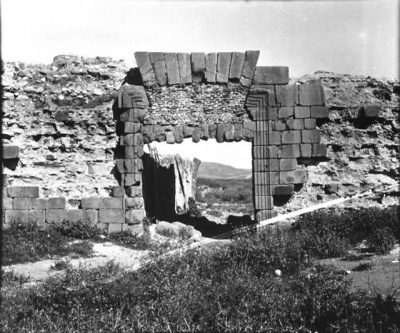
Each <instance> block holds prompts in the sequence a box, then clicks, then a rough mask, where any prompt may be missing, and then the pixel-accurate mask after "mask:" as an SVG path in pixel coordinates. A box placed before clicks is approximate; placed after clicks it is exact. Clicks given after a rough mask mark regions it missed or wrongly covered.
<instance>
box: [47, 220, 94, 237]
mask: <svg viewBox="0 0 400 333" xmlns="http://www.w3.org/2000/svg"><path fill="white" fill-rule="evenodd" d="M52 228H53V229H54V230H56V231H57V232H59V233H60V234H61V235H63V236H66V237H73V238H78V239H93V238H97V237H98V236H100V234H101V231H100V230H99V229H98V228H97V227H96V226H95V225H93V224H91V223H90V222H87V221H79V222H74V223H72V222H69V221H63V222H62V223H60V224H55V225H53V227H52Z"/></svg>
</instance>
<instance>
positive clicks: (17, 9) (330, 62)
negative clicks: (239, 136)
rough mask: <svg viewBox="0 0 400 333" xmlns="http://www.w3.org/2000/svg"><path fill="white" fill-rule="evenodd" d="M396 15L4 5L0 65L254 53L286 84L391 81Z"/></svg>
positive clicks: (288, 6) (237, 4)
mask: <svg viewBox="0 0 400 333" xmlns="http://www.w3.org/2000/svg"><path fill="white" fill-rule="evenodd" d="M398 7H399V1H397V0H380V1H378V0H370V1H307V2H300V1H299V2H297V1H284V2H282V1H269V2H267V1H239V0H236V1H214V2H211V1H205V0H203V1H193V0H192V1H188V0H187V1H150V0H146V1H134V0H34V1H33V0H2V1H1V16H2V17H1V18H2V21H1V23H2V56H3V59H4V60H5V61H23V62H28V63H35V62H36V63H37V62H40V63H50V62H51V61H52V58H53V57H54V56H55V55H58V54H74V55H82V56H111V57H113V58H116V59H124V60H125V61H126V63H127V64H128V65H129V66H134V65H135V62H134V57H133V52H135V51H139V50H142V51H170V52H177V51H179V52H192V51H203V52H215V51H245V50H254V49H256V50H260V51H261V55H260V59H259V61H258V64H259V65H287V66H289V68H290V76H300V75H303V74H306V73H313V72H315V71H316V70H328V71H333V72H337V73H350V74H364V75H372V76H378V77H379V76H385V77H388V78H394V77H398V59H399V56H398V54H399V53H398V49H399V45H398V43H399V37H398V30H399V26H398V22H399V17H398V16H399V8H398ZM229 146H232V147H235V148H232V149H233V152H234V153H233V154H231V153H227V154H225V155H227V156H228V157H227V160H226V162H227V163H230V164H232V163H233V165H235V166H238V167H250V166H251V165H250V160H249V161H246V162H242V164H243V163H244V164H243V165H242V164H240V165H239V164H238V162H237V161H238V160H240V159H238V158H237V157H236V158H235V159H233V158H232V159H231V160H232V161H230V158H229V156H235V155H236V156H237V155H238V149H239V148H238V147H237V146H235V145H233V144H232V145H229ZM246 147H247V146H246ZM221 149H222V148H221ZM196 150H199V151H201V150H202V149H201V148H200V147H199V148H196ZM223 150H224V151H225V149H223ZM206 151H210V150H209V148H207V149H206ZM200 158H201V156H200ZM201 159H203V160H205V159H204V158H201ZM243 160H244V159H243ZM246 160H247V159H246ZM245 165H246V166H245Z"/></svg>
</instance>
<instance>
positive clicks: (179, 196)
mask: <svg viewBox="0 0 400 333" xmlns="http://www.w3.org/2000/svg"><path fill="white" fill-rule="evenodd" d="M143 162H144V163H143V164H144V170H143V195H144V201H145V208H146V212H147V214H148V215H150V216H155V217H156V218H157V219H160V220H165V221H168V220H174V217H175V216H176V215H182V214H185V213H187V212H188V211H189V198H193V199H194V197H195V191H196V178H197V170H198V167H199V165H200V160H198V159H194V160H193V161H192V160H189V159H187V158H183V157H181V156H180V155H163V156H161V155H159V154H158V152H157V151H156V149H155V148H153V147H152V148H151V149H150V154H146V155H145V156H144V157H143Z"/></svg>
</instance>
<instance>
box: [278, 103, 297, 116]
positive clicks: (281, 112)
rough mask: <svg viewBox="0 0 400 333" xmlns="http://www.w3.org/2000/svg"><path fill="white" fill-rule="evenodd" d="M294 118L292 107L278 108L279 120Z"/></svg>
mask: <svg viewBox="0 0 400 333" xmlns="http://www.w3.org/2000/svg"><path fill="white" fill-rule="evenodd" d="M293 116H294V107H291V106H284V107H280V108H278V117H279V119H286V118H289V117H293Z"/></svg>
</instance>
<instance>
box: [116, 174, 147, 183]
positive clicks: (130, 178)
mask: <svg viewBox="0 0 400 333" xmlns="http://www.w3.org/2000/svg"><path fill="white" fill-rule="evenodd" d="M121 181H122V183H123V184H124V186H134V185H139V184H140V183H141V182H142V175H141V174H139V173H126V174H124V175H121Z"/></svg>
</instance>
